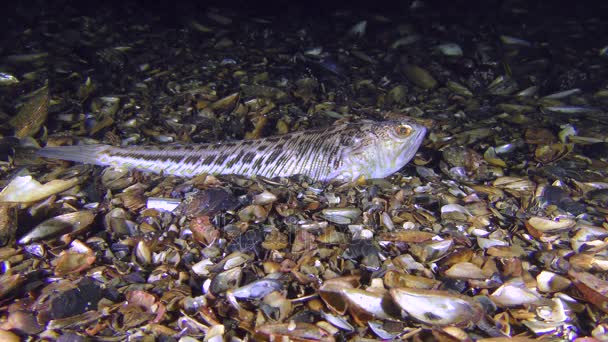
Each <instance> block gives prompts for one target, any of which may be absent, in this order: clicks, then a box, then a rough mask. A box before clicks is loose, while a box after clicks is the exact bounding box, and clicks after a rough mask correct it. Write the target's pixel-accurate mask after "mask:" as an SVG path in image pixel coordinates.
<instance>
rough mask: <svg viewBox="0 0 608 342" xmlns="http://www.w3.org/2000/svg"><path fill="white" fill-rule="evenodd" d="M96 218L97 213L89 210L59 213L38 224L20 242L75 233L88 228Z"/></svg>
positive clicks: (26, 242)
mask: <svg viewBox="0 0 608 342" xmlns="http://www.w3.org/2000/svg"><path fill="white" fill-rule="evenodd" d="M94 219H95V214H93V212H91V211H88V210H83V211H77V212H73V213H69V214H63V215H59V216H56V217H53V218H51V219H48V220H46V221H44V222H42V223H40V224H39V225H37V226H36V227H35V228H34V229H32V230H31V231H30V232H29V233H27V234H26V235H24V236H23V237H22V238H21V239H19V244H22V245H24V244H28V243H30V242H34V241H38V240H43V239H48V238H52V237H56V236H57V235H60V234H71V235H75V234H78V233H80V232H81V231H83V230H84V229H86V228H88V227H89V226H90V225H91V223H93V220H94Z"/></svg>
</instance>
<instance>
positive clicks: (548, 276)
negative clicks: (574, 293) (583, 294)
mask: <svg viewBox="0 0 608 342" xmlns="http://www.w3.org/2000/svg"><path fill="white" fill-rule="evenodd" d="M536 283H537V284H538V290H539V291H541V292H548V293H554V292H560V291H563V290H565V289H567V288H568V287H569V286H570V284H572V282H571V281H570V280H569V279H568V278H566V277H563V276H561V275H559V274H555V273H553V272H549V271H545V270H543V271H542V272H540V273H539V274H538V275H537V276H536Z"/></svg>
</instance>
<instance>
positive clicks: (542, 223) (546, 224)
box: [526, 216, 576, 233]
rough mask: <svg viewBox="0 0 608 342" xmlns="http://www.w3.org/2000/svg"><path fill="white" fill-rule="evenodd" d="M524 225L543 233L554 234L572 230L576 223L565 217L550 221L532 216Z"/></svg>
mask: <svg viewBox="0 0 608 342" xmlns="http://www.w3.org/2000/svg"><path fill="white" fill-rule="evenodd" d="M526 225H527V226H528V227H531V228H533V229H536V230H538V231H540V232H543V233H556V232H561V231H565V230H570V229H572V228H574V226H575V225H576V221H574V220H573V219H571V218H567V217H560V218H558V219H557V220H551V219H548V218H544V217H539V216H533V217H531V218H529V219H528V221H526Z"/></svg>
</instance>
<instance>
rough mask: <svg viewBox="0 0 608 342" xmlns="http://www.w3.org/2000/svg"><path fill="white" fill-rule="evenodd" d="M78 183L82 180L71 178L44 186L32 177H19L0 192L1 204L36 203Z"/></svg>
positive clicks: (56, 180)
mask: <svg viewBox="0 0 608 342" xmlns="http://www.w3.org/2000/svg"><path fill="white" fill-rule="evenodd" d="M78 183H80V179H78V178H71V179H68V180H62V179H55V180H52V181H50V182H48V183H45V184H44V185H42V184H40V183H39V182H38V181H37V180H35V179H33V178H32V176H17V177H15V178H13V180H12V181H11V182H10V183H9V184H8V185H7V186H6V187H5V188H4V189H3V190H2V192H0V202H18V203H30V202H36V201H39V200H42V199H45V198H47V197H49V196H51V195H54V194H57V193H60V192H63V191H65V190H67V189H69V188H71V187H73V186H75V185H76V184H78Z"/></svg>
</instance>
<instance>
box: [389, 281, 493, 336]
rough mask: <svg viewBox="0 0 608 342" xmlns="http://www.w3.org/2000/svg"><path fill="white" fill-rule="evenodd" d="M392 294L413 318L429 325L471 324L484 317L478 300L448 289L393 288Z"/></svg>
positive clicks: (465, 325) (460, 325) (464, 325)
mask: <svg viewBox="0 0 608 342" xmlns="http://www.w3.org/2000/svg"><path fill="white" fill-rule="evenodd" d="M390 293H391V296H392V297H393V299H394V300H395V302H396V303H397V305H399V307H401V309H402V310H403V311H405V312H406V313H407V314H408V315H409V316H411V317H412V318H414V319H416V320H418V321H420V322H422V323H425V324H429V325H438V326H446V325H455V326H458V327H468V326H472V325H474V324H476V323H477V322H478V321H479V320H480V319H481V317H482V316H483V309H482V307H481V305H480V304H479V303H477V302H476V301H475V300H473V299H471V298H470V297H466V296H462V295H458V294H453V293H450V292H447V291H436V290H422V289H412V288H404V287H401V288H393V289H391V290H390Z"/></svg>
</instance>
